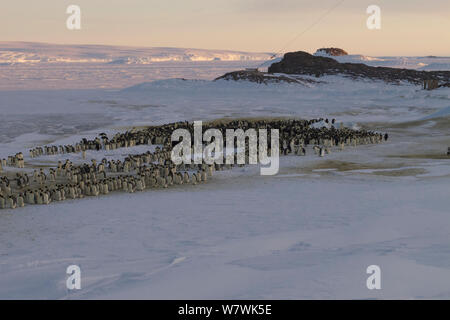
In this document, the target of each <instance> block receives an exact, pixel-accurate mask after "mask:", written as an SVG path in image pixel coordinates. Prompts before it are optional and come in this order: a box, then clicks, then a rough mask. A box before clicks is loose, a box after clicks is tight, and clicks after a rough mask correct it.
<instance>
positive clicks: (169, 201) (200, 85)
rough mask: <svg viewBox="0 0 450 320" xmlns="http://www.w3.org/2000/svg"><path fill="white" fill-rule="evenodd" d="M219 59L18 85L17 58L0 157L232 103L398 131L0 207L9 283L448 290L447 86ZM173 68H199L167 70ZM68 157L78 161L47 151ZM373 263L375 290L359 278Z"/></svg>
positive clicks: (27, 288)
mask: <svg viewBox="0 0 450 320" xmlns="http://www.w3.org/2000/svg"><path fill="white" fill-rule="evenodd" d="M37 48H39V47H37ZM100 58H101V57H100ZM399 59H400V58H399ZM424 59H425V61H426V59H428V58H424ZM417 60H418V61H420V59H419V58H417ZM399 61H400V60H399ZM180 63H181V64H182V67H181V68H180V66H181V65H180ZM217 63H224V62H223V61H209V62H203V63H201V64H199V63H198V62H166V63H164V64H157V65H153V64H152V65H140V66H139V67H142V68H144V70H146V71H148V69H145V68H147V67H148V66H153V68H154V69H152V70H159V72H160V74H159V76H158V77H159V78H158V80H156V81H147V80H146V79H144V80H143V81H140V82H136V83H131V84H130V83H129V82H128V81H127V80H126V77H128V76H130V75H132V74H134V73H135V72H137V70H138V69H136V65H134V64H123V65H120V67H121V68H123V69H122V70H123V71H124V72H123V73H119V74H115V75H114V77H113V78H109V79H108V78H107V77H108V75H110V74H112V73H113V71H111V70H114V72H115V71H116V69H114V68H115V67H116V66H115V65H111V64H106V63H105V64H104V65H105V67H104V69H95V68H88V67H86V71H85V72H86V75H85V76H86V77H88V76H89V75H91V76H92V77H94V78H96V79H97V80H98V79H102V77H105V78H104V82H101V81H100V80H99V83H98V84H97V86H95V87H93V88H94V89H89V90H87V89H77V87H78V85H77V83H67V82H61V83H60V81H55V86H54V87H51V88H48V87H45V88H40V89H39V90H38V89H36V88H35V89H36V90H24V89H26V88H27V86H28V84H30V83H37V81H36V82H34V81H31V82H27V81H25V82H22V83H21V80H20V79H19V78H20V77H18V76H17V75H18V73H19V71H20V72H23V73H24V75H26V76H30V74H29V73H28V71H27V69H20V68H22V67H23V66H21V65H15V66H10V67H18V69H17V70H19V71H16V72H17V73H15V74H10V75H8V77H10V79H12V80H13V81H12V82H10V83H11V84H10V85H11V86H14V90H12V89H11V87H10V89H9V90H7V89H6V88H5V87H2V91H1V92H0V110H2V121H1V123H0V157H5V156H7V155H10V154H13V153H15V152H18V151H25V150H27V148H29V147H31V146H35V145H42V144H46V143H55V144H57V143H71V142H76V141H79V140H80V139H81V138H82V137H90V138H92V137H94V136H96V135H97V134H99V133H100V132H106V133H108V134H111V133H114V132H117V131H123V130H125V128H129V127H132V126H139V125H149V124H150V125H152V124H162V123H167V122H172V121H178V120H190V121H192V120H208V119H217V118H234V117H299V118H316V117H323V118H329V119H331V118H336V121H337V123H338V124H339V123H341V122H342V123H343V124H344V125H346V126H356V127H362V128H367V129H370V130H377V131H380V132H383V133H384V132H388V133H389V140H388V141H387V142H383V143H382V144H377V145H364V146H359V147H356V148H353V147H346V148H345V150H344V151H337V150H335V151H332V153H331V154H329V155H326V156H325V157H323V158H319V157H317V156H315V155H313V153H312V151H311V150H310V149H308V150H307V155H306V156H305V157H297V156H285V157H281V159H280V172H279V174H278V175H275V176H260V175H259V168H258V166H247V167H244V168H235V169H233V170H232V171H221V172H217V173H216V174H215V175H214V177H213V178H212V179H210V180H209V181H208V182H207V183H206V184H201V185H197V186H178V187H173V188H169V189H165V190H148V191H145V192H141V193H133V194H125V193H115V194H110V195H108V196H103V197H99V198H86V199H83V200H75V201H64V202H59V203H53V204H51V205H49V206H27V207H25V208H21V209H16V210H2V211H1V212H0V257H1V258H0V298H3V299H11V298H25V299H32V298H38V299H49V298H52V299H101V298H104V299H116V298H125V299H130V298H137V299H147V298H151V299H163V298H170V299H180V298H183V299H280V298H285V299H301V298H312V299H317V298H325V299H337V298H349V299H373V298H379V299H386V298H404V299H411V298H413V299H414V298H415V299H435V298H447V299H448V298H450V256H449V254H448V252H449V251H450V247H449V236H450V219H449V210H448V208H449V207H450V200H449V198H448V190H449V187H450V162H449V159H448V158H445V157H444V156H445V153H446V151H447V147H448V146H450V141H449V140H448V114H449V110H448V106H449V101H450V89H449V88H441V89H438V90H432V91H426V90H421V88H420V86H414V85H411V84H402V85H389V84H385V83H383V82H379V81H354V80H351V79H348V78H342V77H339V76H327V77H323V78H321V79H320V80H322V81H324V83H317V84H312V85H311V86H310V87H304V86H299V85H295V84H283V83H280V84H270V85H264V84H255V83H246V82H239V83H237V82H231V81H214V82H213V81H209V80H210V79H213V78H215V77H217V76H219V75H221V72H222V70H223V68H217ZM424 63H426V62H424ZM54 66H55V67H54V69H52V70H50V71H49V69H47V68H48V64H42V65H41V64H39V63H38V65H35V66H34V68H35V69H34V70H35V71H33V72H36V73H38V72H39V70H40V72H42V78H44V79H46V77H47V75H49V74H50V73H54V74H59V73H60V72H64V71H62V70H73V69H72V67H67V66H61V65H60V64H54ZM229 67H230V66H228V67H226V68H229ZM65 68H68V69H65ZM108 68H112V69H111V70H109V71H108ZM224 68H225V67H224ZM175 69H177V71H176V72H175V71H174V73H176V76H175V77H179V78H188V79H190V80H182V79H164V76H166V78H171V77H172V76H167V73H169V74H170V72H167V70H175ZM28 70H31V69H28ZM76 70H80V69H76ZM95 70H96V71H95ZM80 72H81V71H80ZM214 73H215V74H214ZM196 74H203V75H205V74H208V75H209V76H208V77H195V75H196ZM194 79H196V80H194ZM152 80H154V79H152ZM0 83H3V84H5V82H0ZM102 83H108V89H102V88H100V87H99V85H101V84H102ZM124 84H125V85H124ZM127 84H129V85H127ZM68 86H69V87H70V86H73V88H71V89H67V87H68ZM125 86H126V87H125ZM113 87H115V88H120V89H115V90H111V89H110V88H113ZM430 115H433V117H432V118H431V117H430ZM319 125H323V123H322V124H319ZM146 150H147V149H146V147H145V146H139V147H133V148H128V149H123V150H122V149H119V150H114V151H109V152H104V151H102V152H98V153H97V152H94V151H92V152H88V158H89V159H90V158H97V159H101V158H102V157H107V158H120V157H124V156H125V155H127V154H129V153H141V152H144V151H146ZM66 158H69V159H70V160H72V161H74V162H78V161H81V159H80V155H77V154H73V155H63V156H52V157H42V158H39V159H38V160H39V161H57V160H60V159H61V160H64V159H66ZM25 160H26V161H28V160H29V158H28V155H27V154H25ZM71 264H77V265H79V266H80V268H81V279H82V280H81V286H82V289H81V290H75V291H68V290H67V289H66V286H65V285H66V279H67V275H66V273H65V272H66V268H67V267H68V266H69V265H71ZM373 264H376V265H379V266H380V267H381V275H382V280H381V285H382V289H381V290H368V289H367V288H366V279H367V277H368V275H367V274H366V268H367V267H368V266H369V265H373Z"/></svg>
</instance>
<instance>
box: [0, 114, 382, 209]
mask: <svg viewBox="0 0 450 320" xmlns="http://www.w3.org/2000/svg"><path fill="white" fill-rule="evenodd" d="M318 122H325V123H327V124H330V123H331V124H332V125H331V126H330V125H328V126H323V127H316V126H314V124H315V123H318ZM334 124H335V119H332V120H331V121H329V120H328V119H323V118H319V119H312V120H302V119H275V120H274V119H272V120H269V119H259V120H243V119H237V120H229V121H212V122H208V123H205V124H204V126H203V127H204V130H207V129H209V128H213V129H218V130H220V131H221V132H222V133H223V136H224V140H225V141H224V142H226V134H225V132H226V130H227V129H242V130H244V131H245V130H247V129H256V130H258V129H266V130H267V132H268V133H270V132H271V130H270V129H278V130H279V138H280V144H279V148H280V150H279V151H280V154H281V155H289V154H293V155H298V156H304V155H306V152H307V151H306V150H307V146H312V149H313V151H314V153H315V154H316V155H318V156H319V157H324V156H325V155H327V154H329V153H331V150H332V148H333V147H338V148H340V149H343V148H344V146H345V145H350V146H356V145H359V144H369V143H372V144H374V143H380V142H382V141H383V140H384V141H386V140H387V139H388V135H387V134H385V135H383V134H380V133H377V132H373V131H367V130H354V129H350V128H345V127H340V128H336V127H335V126H334ZM180 128H182V129H187V130H188V131H189V132H190V133H191V135H192V136H193V135H194V124H193V123H190V122H187V121H183V122H176V123H169V124H165V125H160V126H149V127H146V128H143V129H139V130H137V129H132V130H128V131H125V132H119V133H116V134H114V135H113V136H112V137H108V135H106V134H105V133H101V134H99V136H98V137H95V138H94V139H91V140H89V139H87V138H83V139H82V140H81V141H80V142H78V143H76V144H74V145H59V146H56V145H54V146H42V147H36V148H34V149H31V150H30V158H37V157H41V156H46V155H56V154H68V153H82V155H83V159H85V157H86V150H93V151H100V150H105V151H109V150H115V149H119V148H128V147H133V146H138V145H156V148H155V149H154V151H153V152H151V151H147V152H145V153H141V154H128V155H127V156H126V157H124V158H123V159H116V160H108V159H106V158H103V159H101V160H100V161H98V160H96V159H92V160H90V161H88V162H82V163H79V164H76V163H73V162H72V161H70V160H69V159H67V160H65V161H61V160H60V161H58V163H57V165H56V167H51V168H49V169H48V170H44V169H43V168H40V169H34V170H33V171H32V174H31V172H14V173H13V176H10V177H8V172H6V175H3V176H0V186H1V189H0V209H6V208H11V209H14V208H17V207H23V206H25V205H48V204H50V203H52V202H58V201H64V200H69V199H70V200H73V199H81V198H84V197H98V196H101V195H107V194H110V193H112V192H129V193H134V192H139V191H144V190H146V189H157V188H169V187H171V186H174V185H197V184H200V183H205V182H207V181H208V179H209V178H210V177H211V176H212V175H213V173H214V172H215V171H222V170H225V169H231V168H232V167H234V166H243V165H242V164H240V165H236V164H235V163H236V154H235V161H234V164H217V163H215V164H206V163H201V164H194V163H192V164H179V165H176V164H174V163H173V162H172V160H171V151H172V142H171V134H172V132H173V131H174V130H176V129H180ZM267 140H268V142H269V145H268V149H269V151H270V147H271V146H270V141H271V139H270V137H268V139H267ZM191 141H193V139H192V140H191ZM245 143H246V148H245V150H246V151H247V154H246V156H247V160H248V150H249V147H248V144H249V142H248V140H246V142H245ZM246 163H247V162H246ZM7 166H14V167H17V168H25V162H24V156H23V154H22V153H21V152H20V153H17V154H16V155H14V156H10V157H8V159H7V160H6V159H3V160H2V161H1V162H0V173H2V171H4V169H5V167H7ZM2 174H3V173H2Z"/></svg>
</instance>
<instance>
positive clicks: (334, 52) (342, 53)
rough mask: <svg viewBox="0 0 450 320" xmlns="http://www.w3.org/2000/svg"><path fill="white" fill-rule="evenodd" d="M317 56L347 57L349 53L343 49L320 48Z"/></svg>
mask: <svg viewBox="0 0 450 320" xmlns="http://www.w3.org/2000/svg"><path fill="white" fill-rule="evenodd" d="M316 54H327V55H329V56H346V55H348V53H347V51H345V50H343V49H341V48H320V49H317V51H316Z"/></svg>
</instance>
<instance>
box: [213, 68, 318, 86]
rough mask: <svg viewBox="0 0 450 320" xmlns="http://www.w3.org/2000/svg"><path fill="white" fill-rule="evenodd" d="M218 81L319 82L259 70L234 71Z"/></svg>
mask: <svg viewBox="0 0 450 320" xmlns="http://www.w3.org/2000/svg"><path fill="white" fill-rule="evenodd" d="M216 80H233V81H240V80H243V81H250V82H256V83H264V84H268V83H279V82H286V83H298V84H305V83H311V82H317V81H313V80H310V79H301V78H299V77H288V76H285V75H272V74H267V73H263V72H259V71H257V70H239V71H233V72H229V73H226V74H224V75H223V76H220V77H218V78H216V79H215V80H214V81H216Z"/></svg>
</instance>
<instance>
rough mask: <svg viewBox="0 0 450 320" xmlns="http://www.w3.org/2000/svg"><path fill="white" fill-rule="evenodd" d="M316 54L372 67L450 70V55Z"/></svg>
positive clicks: (342, 61)
mask: <svg viewBox="0 0 450 320" xmlns="http://www.w3.org/2000/svg"><path fill="white" fill-rule="evenodd" d="M314 55H316V56H322V57H328V58H333V59H335V60H337V61H338V62H341V63H364V64H367V65H369V66H372V67H390V68H404V69H417V70H424V71H439V70H441V71H442V70H447V71H448V70H450V57H389V56H381V57H372V56H365V55H361V54H349V55H345V56H331V55H328V54H327V53H324V52H316V53H314Z"/></svg>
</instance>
